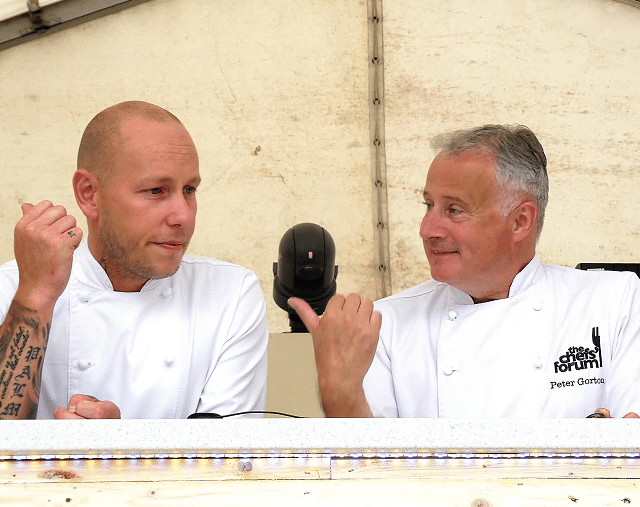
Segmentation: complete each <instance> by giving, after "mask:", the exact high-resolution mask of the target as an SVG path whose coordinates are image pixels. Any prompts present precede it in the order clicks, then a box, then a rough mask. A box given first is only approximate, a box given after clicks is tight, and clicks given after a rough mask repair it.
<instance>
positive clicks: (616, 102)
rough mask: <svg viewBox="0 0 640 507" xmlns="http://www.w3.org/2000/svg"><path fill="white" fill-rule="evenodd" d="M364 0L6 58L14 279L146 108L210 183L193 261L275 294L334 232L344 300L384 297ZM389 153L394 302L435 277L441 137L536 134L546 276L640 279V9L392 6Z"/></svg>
mask: <svg viewBox="0 0 640 507" xmlns="http://www.w3.org/2000/svg"><path fill="white" fill-rule="evenodd" d="M368 8H370V5H367V2H366V1H365V0H360V1H346V0H345V1H338V2H328V1H326V0H305V1H304V2H291V1H283V0H266V1H256V0H243V1H241V2H223V1H208V2H203V1H201V0H152V1H149V2H146V3H144V4H141V5H139V6H136V7H133V8H131V9H127V10H124V11H121V12H119V13H117V14H113V15H109V16H106V17H104V18H100V19H97V20H94V21H91V22H89V23H85V24H81V25H78V26H76V27H74V28H71V29H69V30H64V31H61V32H58V33H55V34H52V35H50V36H47V37H44V38H42V39H39V40H36V41H32V42H29V43H26V44H22V45H19V46H15V47H12V48H10V49H7V50H4V51H1V52H0V111H1V112H2V113H1V114H0V153H1V155H0V160H1V163H0V177H1V178H2V183H3V184H2V185H1V186H0V235H1V237H2V238H3V241H2V243H1V244H0V261H6V260H9V259H11V258H12V257H13V246H12V237H13V226H14V224H15V222H16V221H17V220H18V218H19V216H20V204H21V203H22V202H36V201H39V200H41V199H45V198H47V199H51V200H53V201H55V202H57V203H61V204H64V205H65V206H66V207H67V208H68V209H69V211H70V212H72V213H74V214H76V215H77V216H79V215H80V212H79V210H78V208H77V206H76V205H75V202H74V198H73V194H72V191H71V186H70V181H71V176H72V174H73V171H74V169H75V156H76V150H77V145H78V142H79V139H80V135H81V133H82V130H83V129H84V126H85V125H86V124H87V122H88V121H89V120H90V119H91V118H92V117H93V115H94V114H95V113H96V112H98V111H99V110H101V109H103V108H104V107H107V106H109V105H111V104H113V103H116V102H119V101H122V100H129V99H140V100H147V101H150V102H153V103H156V104H159V105H161V106H163V107H165V108H167V109H169V110H171V111H172V112H174V113H175V114H176V115H177V116H178V117H180V118H181V119H182V121H183V122H184V123H185V125H186V126H187V128H188V129H189V131H190V132H191V134H192V136H193V138H194V140H195V142H196V145H197V147H198V149H199V153H200V160H201V173H202V177H203V183H202V186H201V188H200V189H199V191H198V199H199V201H198V202H199V212H198V226H197V231H196V234H195V236H194V238H193V241H192V244H191V247H190V252H192V253H197V254H201V255H207V256H211V257H217V258H221V259H224V260H229V261H231V262H236V263H239V264H242V265H244V266H246V267H249V268H251V269H253V270H254V271H255V272H256V273H257V274H258V276H259V278H260V281H261V285H262V288H263V291H264V292H265V296H266V300H267V305H268V321H269V326H270V330H271V331H272V332H282V331H286V330H287V329H288V323H287V318H286V315H285V313H284V312H283V311H282V310H280V309H279V308H278V307H277V306H276V305H275V303H273V299H272V297H271V291H272V282H273V274H272V263H273V262H274V261H276V260H277V249H278V244H279V241H280V238H281V237H282V235H283V234H284V232H285V231H286V230H287V229H288V228H290V227H291V226H293V225H294V224H297V223H300V222H314V223H317V224H320V225H322V226H323V227H325V228H326V229H327V230H328V231H329V232H330V233H331V235H332V236H333V238H334V240H335V242H336V245H337V259H336V260H337V264H338V265H339V276H338V289H339V290H340V291H341V292H352V291H354V292H360V293H364V294H365V295H367V296H369V297H372V298H375V297H380V296H381V295H382V294H379V293H377V292H376V289H375V287H376V283H375V280H376V277H377V276H378V270H377V264H376V262H375V261H374V257H375V256H374V251H375V250H376V249H377V245H376V243H375V233H374V231H375V220H374V211H373V205H372V200H373V192H374V186H373V184H372V176H371V174H372V168H371V160H370V148H369V147H370V142H371V140H370V132H369V125H370V121H369V114H370V97H369V77H370V73H369V69H370V64H369V56H370V55H369V53H368V44H369V40H368V37H369V32H368V18H367V12H368ZM382 28H383V63H384V95H383V100H382V106H383V107H384V115H385V123H384V142H385V145H384V147H385V153H386V165H385V166H384V167H383V170H384V171H386V181H387V188H386V190H387V195H388V210H389V215H388V217H387V219H388V222H389V228H388V230H389V231H390V249H389V256H390V262H389V268H390V276H391V288H392V292H398V291H399V290H402V289H404V288H407V287H409V286H411V285H413V284H415V283H418V282H420V281H423V280H424V279H426V278H428V276H429V270H428V266H427V263H426V260H425V258H424V253H423V251H422V246H421V242H420V239H419V237H418V226H419V222H420V219H421V217H422V214H423V211H424V209H423V206H422V205H421V204H420V201H421V193H422V186H423V184H424V178H425V175H426V171H427V169H428V166H429V163H430V162H431V159H432V157H433V153H432V152H431V149H430V147H429V140H430V138H431V137H432V136H433V135H435V134H437V133H439V132H442V131H444V130H451V129H457V128H465V127H470V126H473V125H478V124H484V123H523V124H526V125H528V126H529V127H531V128H532V129H533V130H534V131H535V132H536V133H537V134H538V135H539V137H540V140H541V141H542V143H543V145H544V146H545V149H546V152H547V156H548V159H549V175H550V182H551V196H550V205H549V208H548V210H547V220H546V225H545V229H544V232H543V234H542V238H541V240H540V243H539V254H540V256H541V258H542V260H543V262H551V263H557V264H563V265H568V266H575V265H576V264H577V263H578V262H596V261H604V262H614V261H621V262H623V261H626V262H633V261H638V260H639V259H638V252H639V251H640V226H639V225H638V224H639V223H640V220H639V219H638V215H639V212H640V141H639V138H640V134H639V131H638V124H640V73H639V72H638V62H640V9H638V8H637V7H634V6H631V5H627V4H624V3H621V2H617V1H614V0H540V1H538V2H521V1H518V0H487V1H485V2H474V1H471V0H461V1H459V2H453V3H452V2H441V1H438V0H421V1H417V0H405V1H402V2H400V1H398V0H384V2H382Z"/></svg>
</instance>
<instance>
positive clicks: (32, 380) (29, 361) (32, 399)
mask: <svg viewBox="0 0 640 507" xmlns="http://www.w3.org/2000/svg"><path fill="white" fill-rule="evenodd" d="M50 330H51V322H45V323H41V322H40V321H39V320H38V312H37V311H35V310H33V309H31V308H28V307H25V306H23V305H21V304H20V303H18V302H16V301H13V302H12V303H11V306H10V307H9V311H8V312H7V316H6V318H5V320H4V323H3V324H2V332H1V333H0V419H4V418H7V417H9V418H15V417H21V418H35V415H36V412H37V409H38V398H39V396H40V382H41V378H42V365H43V363H44V352H45V349H46V345H47V340H48V338H49V332H50Z"/></svg>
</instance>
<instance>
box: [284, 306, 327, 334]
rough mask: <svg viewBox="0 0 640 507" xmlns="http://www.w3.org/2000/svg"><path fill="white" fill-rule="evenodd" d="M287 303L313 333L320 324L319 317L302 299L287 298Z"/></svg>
mask: <svg viewBox="0 0 640 507" xmlns="http://www.w3.org/2000/svg"><path fill="white" fill-rule="evenodd" d="M287 303H289V306H290V307H291V308H293V309H294V310H295V311H296V313H297V314H298V317H300V320H301V321H302V323H303V324H304V325H305V326H306V327H307V329H308V330H309V332H310V333H314V332H315V330H316V329H317V328H318V326H319V325H320V317H318V314H317V313H316V312H315V311H314V310H313V308H311V306H309V303H307V302H306V301H305V300H304V299H300V298H289V299H288V301H287Z"/></svg>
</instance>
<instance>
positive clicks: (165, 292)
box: [162, 287, 173, 298]
mask: <svg viewBox="0 0 640 507" xmlns="http://www.w3.org/2000/svg"><path fill="white" fill-rule="evenodd" d="M171 294H173V289H172V288H171V287H165V288H164V289H162V295H163V296H164V297H166V298H168V297H169V296H170V295H171Z"/></svg>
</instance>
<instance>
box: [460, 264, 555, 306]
mask: <svg viewBox="0 0 640 507" xmlns="http://www.w3.org/2000/svg"><path fill="white" fill-rule="evenodd" d="M542 272H543V267H542V264H541V262H540V259H539V258H538V255H537V254H535V255H534V256H533V259H531V261H530V262H529V264H527V265H526V266H525V267H524V268H523V269H522V271H520V272H519V273H518V274H517V275H516V276H515V278H514V279H513V282H511V287H510V288H509V297H510V298H512V297H514V296H517V295H518V294H522V293H523V292H525V291H526V290H527V289H528V288H529V287H531V286H532V285H533V284H534V283H536V282H537V281H538V279H539V278H540V277H541V276H542ZM449 291H450V292H449V294H450V302H451V303H452V304H458V305H472V304H474V303H473V299H472V298H471V296H469V294H467V293H466V292H464V291H461V290H460V289H456V288H455V287H452V286H451V285H449Z"/></svg>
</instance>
